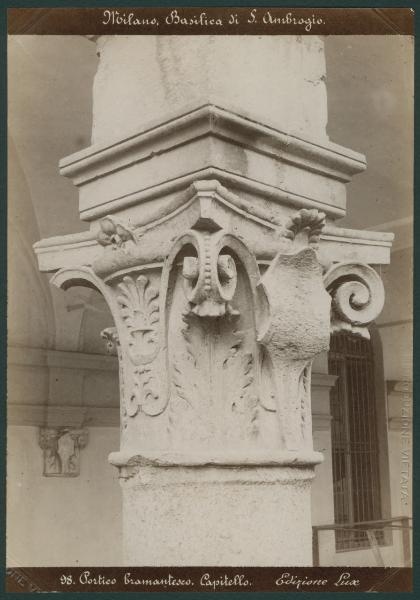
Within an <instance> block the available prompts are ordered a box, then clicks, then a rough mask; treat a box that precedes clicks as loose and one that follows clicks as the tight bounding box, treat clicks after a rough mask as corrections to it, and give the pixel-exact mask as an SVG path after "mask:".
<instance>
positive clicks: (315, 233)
mask: <svg viewBox="0 0 420 600" xmlns="http://www.w3.org/2000/svg"><path fill="white" fill-rule="evenodd" d="M325 222H326V215H325V213H323V212H320V211H319V210H317V209H315V208H314V209H306V208H302V209H301V210H299V211H298V212H297V213H295V214H294V215H293V216H292V217H290V218H289V219H288V220H287V221H286V223H285V226H284V232H283V236H284V237H285V238H287V239H289V240H291V241H293V240H294V239H295V237H296V235H297V234H298V233H300V232H301V231H303V230H305V229H307V230H308V244H309V246H311V247H312V248H315V249H316V248H317V247H318V245H319V240H320V236H321V233H322V230H323V228H324V227H325Z"/></svg>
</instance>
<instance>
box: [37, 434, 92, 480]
mask: <svg viewBox="0 0 420 600" xmlns="http://www.w3.org/2000/svg"><path fill="white" fill-rule="evenodd" d="M87 441H88V432H87V430H86V429H75V428H71V427H58V428H51V427H44V428H41V429H40V431H39V445H40V446H41V448H42V449H43V451H44V472H43V474H44V476H45V477H77V475H79V472H80V450H81V449H82V448H84V447H85V446H86V444H87Z"/></svg>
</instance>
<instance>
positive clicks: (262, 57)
mask: <svg viewBox="0 0 420 600" xmlns="http://www.w3.org/2000/svg"><path fill="white" fill-rule="evenodd" d="M95 43H97V46H98V54H99V56H100V59H99V67H98V71H97V74H96V78H95V81H94V90H93V132H92V145H91V146H90V147H89V148H86V149H85V150H82V151H80V152H78V153H76V154H73V155H71V156H69V157H66V158H64V159H63V160H62V161H61V163H60V169H61V173H62V175H63V176H65V177H69V178H70V179H71V180H72V181H73V183H74V185H76V186H77V187H78V189H79V209H80V217H81V219H82V220H84V221H87V222H89V223H90V229H89V231H87V232H83V233H80V234H71V235H67V236H61V237H55V238H49V239H45V240H42V241H41V242H38V243H37V244H36V245H35V251H36V253H37V255H38V260H39V266H40V269H41V270H43V271H49V272H52V273H53V277H52V283H53V284H55V285H57V286H59V287H61V288H63V289H67V288H69V287H70V286H80V285H82V286H87V287H92V288H95V289H96V290H98V291H99V292H100V293H101V294H102V295H103V296H104V298H105V300H106V301H107V303H108V306H109V308H110V311H111V313H112V315H113V319H114V323H115V327H113V328H110V329H107V330H104V331H103V332H102V333H101V335H102V336H103V338H104V340H105V342H106V343H107V345H108V348H109V349H110V351H115V352H116V353H118V357H119V367H120V407H121V443H120V449H119V450H117V449H116V452H114V453H112V454H111V455H110V457H109V460H110V462H111V463H112V464H113V465H115V466H116V467H117V468H118V469H119V473H120V481H121V486H122V493H123V498H124V502H123V506H124V508H123V510H124V534H123V535H124V547H125V558H124V561H125V563H126V564H127V565H132V566H135V565H137V566H141V565H232V566H234V565H243V566H244V565H248V566H268V565H270V566H275V565H281V566H287V565H296V566H299V565H310V564H311V562H312V531H311V515H310V487H311V480H312V479H313V477H314V472H315V466H316V464H318V463H320V462H321V461H322V455H321V454H320V453H318V452H315V451H314V449H313V442H312V421H311V367H312V362H313V360H314V359H315V358H316V357H317V356H319V355H320V354H321V353H323V352H325V351H327V350H328V347H329V337H330V334H331V331H337V330H340V329H348V330H352V331H354V332H355V333H357V334H359V335H367V329H366V326H367V325H368V324H369V323H370V322H371V321H373V320H374V319H375V318H376V316H377V315H378V314H379V312H380V311H381V308H382V305H383V302H384V292H383V286H382V282H381V280H380V277H379V276H378V274H377V270H376V267H377V266H378V265H381V264H386V263H387V262H389V252H390V246H391V240H392V234H386V233H385V234H383V233H378V232H372V231H356V230H349V229H343V228H340V227H337V226H336V225H335V221H336V220H337V219H339V218H340V217H342V216H344V215H345V213H346V190H345V186H346V183H348V182H349V181H350V180H351V178H352V177H353V176H354V175H356V174H357V173H359V172H361V171H363V170H364V169H365V167H366V162H365V158H364V156H362V155H361V154H358V153H357V152H354V151H352V150H349V149H347V148H344V147H342V146H338V145H337V144H334V143H332V142H331V141H330V140H329V138H328V136H327V134H326V123H327V94H326V84H325V79H326V77H325V60H324V51H323V43H322V41H321V40H320V39H319V38H317V37H315V36H306V37H305V36H303V37H299V36H296V37H295V36H263V37H259V36H161V37H159V36H149V35H146V36H115V37H105V36H104V37H99V38H98V39H97V40H95ZM63 318H64V317H63ZM98 335H99V332H98ZM104 460H106V457H104Z"/></svg>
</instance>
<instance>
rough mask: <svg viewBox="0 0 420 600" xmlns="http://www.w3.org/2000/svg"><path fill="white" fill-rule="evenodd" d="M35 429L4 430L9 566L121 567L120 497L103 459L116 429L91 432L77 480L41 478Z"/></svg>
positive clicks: (115, 442)
mask: <svg viewBox="0 0 420 600" xmlns="http://www.w3.org/2000/svg"><path fill="white" fill-rule="evenodd" d="M37 436H38V428H36V427H20V426H16V427H9V429H8V445H7V449H8V461H7V475H8V483H7V509H6V510H7V542H8V543H7V565H8V566H10V567H11V566H23V567H24V566H34V567H46V566H60V565H62V566H64V565H66V566H69V565H73V566H77V565H82V566H107V565H108V566H112V565H118V564H121V563H120V560H121V535H122V507H121V502H122V497H121V490H120V486H119V483H118V478H117V471H116V469H114V468H112V467H111V466H110V465H109V464H108V462H107V459H106V457H107V456H108V454H109V453H110V452H111V451H112V450H115V448H117V447H118V444H119V430H118V428H117V427H92V428H90V429H89V441H88V444H87V446H86V447H85V448H84V449H83V450H81V456H80V475H79V477H68V478H62V477H44V476H43V475H42V470H43V458H42V450H41V448H40V447H39V445H38V438H37Z"/></svg>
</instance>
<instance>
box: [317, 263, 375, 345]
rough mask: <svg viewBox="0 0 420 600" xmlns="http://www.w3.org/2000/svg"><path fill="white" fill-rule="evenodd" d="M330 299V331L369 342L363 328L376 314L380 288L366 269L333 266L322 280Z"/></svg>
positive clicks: (351, 264)
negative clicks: (347, 332)
mask: <svg viewBox="0 0 420 600" xmlns="http://www.w3.org/2000/svg"><path fill="white" fill-rule="evenodd" d="M324 284H325V288H326V289H327V291H328V292H329V293H330V295H331V297H332V314H331V331H333V332H334V331H341V330H349V331H352V332H353V333H357V334H359V335H361V336H363V337H366V338H369V331H368V329H367V327H366V326H367V325H369V323H371V322H372V321H374V320H375V319H376V318H377V317H378V315H379V314H380V312H381V310H382V308H383V305H384V300H385V292H384V286H383V283H382V280H381V278H380V277H379V275H378V274H377V273H376V271H375V270H374V269H373V268H372V267H370V266H369V265H365V264H359V263H353V262H345V263H338V264H336V265H333V266H332V267H331V268H330V269H329V270H328V271H327V273H326V274H325V276H324Z"/></svg>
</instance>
